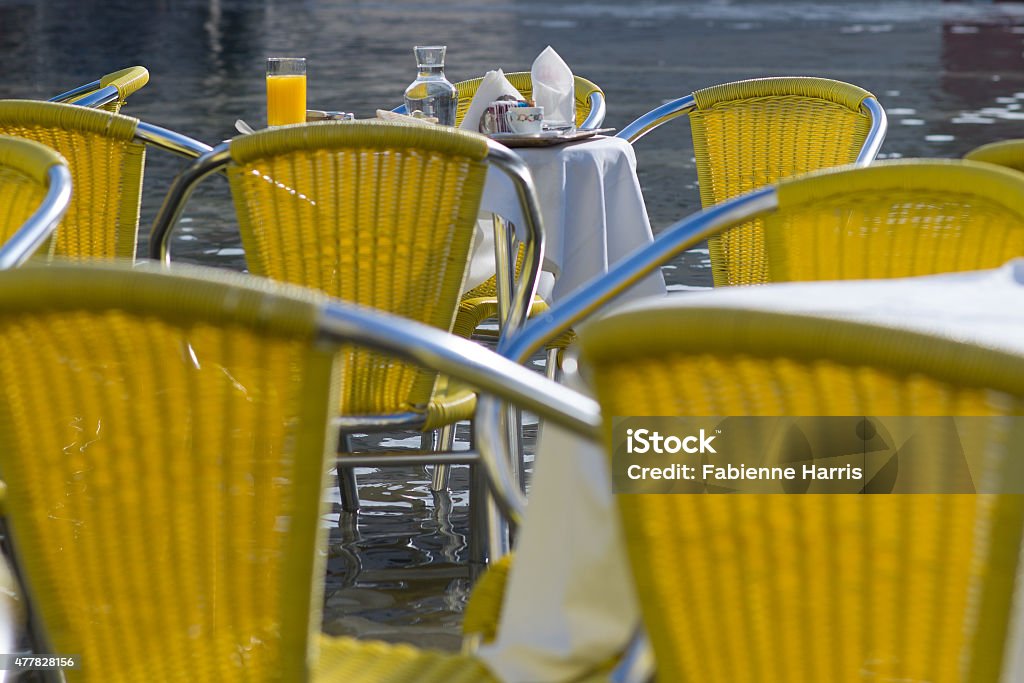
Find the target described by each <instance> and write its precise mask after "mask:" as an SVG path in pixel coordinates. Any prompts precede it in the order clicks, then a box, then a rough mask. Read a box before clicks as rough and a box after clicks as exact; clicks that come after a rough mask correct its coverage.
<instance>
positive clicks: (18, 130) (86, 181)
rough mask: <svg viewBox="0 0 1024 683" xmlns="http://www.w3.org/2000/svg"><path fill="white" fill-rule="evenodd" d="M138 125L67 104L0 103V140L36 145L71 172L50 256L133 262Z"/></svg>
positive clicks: (141, 153) (140, 156) (141, 152)
mask: <svg viewBox="0 0 1024 683" xmlns="http://www.w3.org/2000/svg"><path fill="white" fill-rule="evenodd" d="M137 124H138V121H137V120H136V119H133V118H129V117H127V116H121V115H119V114H110V113H107V112H104V111H99V110H96V109H87V108H84V107H78V106H75V105H72V104H57V103H53V102H33V101H28V100H2V101H0V134H3V135H14V136H17V137H22V138H28V139H30V140H35V141H36V142H41V143H42V144H44V145H46V146H47V147H50V148H52V149H54V150H56V151H57V152H59V153H60V154H61V155H62V156H63V157H64V158H65V159H66V160H67V162H68V167H69V168H70V170H71V181H72V186H73V188H74V189H73V192H72V195H71V204H70V205H69V207H68V211H67V213H66V214H65V216H64V219H63V220H62V221H61V224H60V228H58V230H57V233H56V237H55V240H56V244H55V247H54V249H55V253H56V254H57V255H59V256H65V257H68V258H72V259H86V258H90V259H91V258H107V259H110V258H115V257H117V258H127V259H131V258H134V257H135V244H136V236H137V232H138V227H139V201H140V198H141V194H142V172H143V162H144V158H145V146H144V145H143V144H142V143H140V142H135V141H134V139H133V138H134V135H135V127H136V125H137Z"/></svg>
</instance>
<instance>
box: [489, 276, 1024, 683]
mask: <svg viewBox="0 0 1024 683" xmlns="http://www.w3.org/2000/svg"><path fill="white" fill-rule="evenodd" d="M669 306H670V307H702V306H716V307H717V306H727V307H735V308H738V309H756V310H768V311H779V312H786V313H795V314H808V315H822V316H829V317H834V318H841V319H848V320H854V321H860V322H866V323H876V324H882V325H886V326H890V327H894V328H901V329H907V330H912V331H918V332H927V333H933V334H939V335H943V336H946V337H951V338H954V339H958V340H962V341H966V342H970V343H975V344H978V345H981V346H987V347H991V348H995V349H999V350H1002V351H1006V352H1010V353H1017V354H1021V355H1024V259H1018V260H1015V261H1011V262H1010V263H1008V264H1007V265H1005V266H1003V267H1002V268H1000V269H997V270H990V271H980V272H973V273H959V274H950V275H938V276H931V277H922V278H905V279H894V280H865V281H846V282H812V283H794V284H779V285H766V286H762V287H730V288H722V289H715V290H711V291H708V292H701V293H692V294H681V295H674V296H671V297H661V298H659V299H648V300H646V301H635V302H632V303H629V304H626V305H625V306H623V308H652V307H669ZM614 504H615V501H614V497H613V495H612V493H611V482H610V479H609V474H608V471H607V457H606V456H605V454H604V453H603V452H602V449H601V448H599V447H597V446H596V445H592V444H589V443H587V442H582V441H580V440H579V439H577V438H575V437H573V436H571V435H569V434H567V433H566V432H564V431H563V430H561V429H559V428H557V427H553V426H547V425H546V426H545V428H544V430H543V433H542V434H541V437H540V443H539V445H538V453H537V458H536V465H535V470H534V477H533V489H532V491H531V494H530V506H529V508H528V510H527V515H526V520H525V523H524V525H523V528H522V531H521V534H520V538H519V542H518V545H517V547H516V558H515V561H514V563H513V568H512V571H511V574H510V576H509V582H508V586H507V590H506V599H505V604H504V608H503V612H502V619H501V623H500V626H499V629H498V640H497V641H496V642H495V643H494V644H493V645H490V646H486V647H483V648H482V649H481V656H482V657H483V658H484V660H485V661H486V662H487V663H488V664H489V665H490V666H491V667H492V668H493V669H494V670H495V671H496V672H498V674H499V675H500V676H501V677H502V678H503V680H506V681H523V682H525V681H541V680H543V681H559V680H567V679H568V678H570V677H572V676H574V675H579V674H580V673H582V672H585V671H587V670H588V669H589V668H591V667H592V666H594V665H596V664H599V663H601V662H602V661H606V660H607V658H608V657H609V656H611V655H613V654H615V653H616V652H618V651H621V650H622V649H623V648H624V647H625V644H626V643H627V641H628V639H629V637H630V635H631V634H632V633H633V629H634V628H635V626H636V625H637V624H638V623H639V621H638V619H639V607H638V605H637V603H636V598H635V595H634V593H633V588H632V583H631V580H630V578H629V569H628V564H627V558H626V554H625V551H624V542H623V539H622V532H621V528H620V526H619V520H618V514H617V511H616V510H615V505H614Z"/></svg>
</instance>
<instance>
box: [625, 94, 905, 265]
mask: <svg viewBox="0 0 1024 683" xmlns="http://www.w3.org/2000/svg"><path fill="white" fill-rule="evenodd" d="M684 115H688V117H689V120H690V128H691V131H692V135H693V151H694V156H695V158H696V160H697V179H698V181H699V184H700V198H701V203H702V204H703V205H704V207H705V208H707V207H709V206H712V205H714V204H717V203H719V202H722V201H724V200H726V199H731V198H732V197H736V196H738V195H741V194H744V193H746V192H750V191H751V190H754V189H757V188H759V187H762V186H764V185H767V184H769V183H774V182H777V181H779V180H781V179H783V178H786V177H788V176H793V175H797V174H800V173H805V172H808V171H814V170H817V169H822V168H828V167H832V166H841V165H845V164H852V163H857V164H858V165H863V164H868V163H870V162H871V161H872V160H873V159H874V158H875V155H876V154H877V153H878V149H879V147H880V146H881V144H882V139H883V138H884V137H885V130H886V119H885V112H884V111H883V110H882V108H881V106H879V104H878V102H877V100H876V99H875V98H874V96H873V95H872V94H871V93H869V92H868V91H866V90H862V89H861V88H858V87H857V86H854V85H850V84H848V83H842V82H840V81H834V80H829V79H825V78H761V79H755V80H749V81H738V82H735V83H726V84H723V85H716V86H712V87H709V88H704V89H703V90H697V91H696V92H694V93H693V94H691V95H687V96H686V97H682V98H680V99H678V100H674V101H672V102H669V103H668V104H665V105H662V106H660V107H658V108H657V109H654V110H652V111H650V112H648V113H647V114H645V115H644V116H642V117H640V118H639V119H637V120H636V121H633V122H632V123H630V124H629V125H628V126H626V127H625V128H623V129H622V131H620V132H619V133H618V137H621V138H624V139H626V140H628V141H629V142H631V143H635V142H637V141H638V140H640V138H642V137H643V136H644V135H646V134H647V133H649V132H651V131H652V130H654V129H655V128H657V127H659V126H661V125H662V124H664V123H667V122H668V121H671V120H672V119H675V118H678V117H680V116H684ZM761 238H762V236H761V226H760V225H759V224H758V223H757V222H756V221H754V222H751V223H750V224H749V225H743V226H738V227H736V228H734V229H732V230H730V231H728V232H727V233H723V234H722V235H717V236H715V237H714V238H712V239H710V240H709V241H708V247H709V251H710V256H711V268H712V272H713V275H714V282H715V284H716V285H733V284H757V283H760V282H764V281H765V272H764V256H763V245H762V241H761Z"/></svg>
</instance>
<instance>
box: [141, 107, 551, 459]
mask: <svg viewBox="0 0 1024 683" xmlns="http://www.w3.org/2000/svg"><path fill="white" fill-rule="evenodd" d="M316 125H337V124H331V123H321V124H316ZM340 125H344V124H340ZM155 128H156V127H155V126H153V127H147V129H146V133H147V135H150V136H152V139H153V140H154V144H156V141H157V140H159V143H160V144H161V145H171V144H176V145H177V146H178V147H182V146H183V145H182V144H181V141H180V140H176V139H175V138H172V137H169V136H168V134H172V135H173V131H168V130H165V129H156V130H154V129H155ZM230 146H231V143H230V141H228V142H224V143H221V144H220V145H217V146H216V147H214V148H210V149H208V150H207V151H206V153H204V154H202V155H200V156H199V157H198V158H197V159H196V160H195V161H194V162H193V163H192V164H190V165H189V166H187V167H186V168H185V169H184V170H183V171H182V172H181V173H179V174H178V175H177V177H175V179H174V181H173V182H172V183H171V187H170V190H168V192H167V195H166V197H165V198H164V201H163V205H162V206H161V207H160V211H159V212H158V213H157V216H156V219H155V220H154V221H153V229H152V231H151V232H150V241H149V258H151V259H153V260H156V261H160V262H162V263H164V264H170V262H171V249H170V236H171V232H172V231H173V229H174V226H175V224H176V223H177V221H178V219H179V218H180V216H181V213H182V211H183V210H184V208H185V204H186V203H187V202H188V199H189V197H190V196H191V194H192V191H193V190H194V189H195V187H196V185H197V184H198V183H199V182H200V181H202V180H203V179H204V178H206V177H207V176H209V175H211V174H212V173H215V172H217V171H220V170H222V169H223V168H225V167H226V166H227V165H228V164H229V163H230V161H231V152H230ZM487 148H488V151H487V157H486V158H487V162H488V163H490V164H494V165H495V166H496V167H497V168H498V169H500V170H501V171H502V172H503V173H505V174H506V175H507V176H508V177H509V179H510V180H511V181H512V183H513V185H514V186H515V188H516V194H517V195H518V197H519V200H520V203H521V204H522V206H523V213H524V218H525V222H526V225H525V226H524V228H525V229H526V234H527V240H526V241H525V243H524V244H525V246H524V250H525V255H524V257H523V268H522V271H521V273H520V276H519V280H518V283H516V281H515V270H514V268H513V267H512V264H511V263H509V262H507V261H505V260H499V262H497V263H496V264H495V266H496V269H497V275H498V282H499V286H502V287H505V288H507V291H509V292H510V293H511V297H510V298H509V299H510V300H509V303H508V310H507V311H503V314H505V313H507V315H505V316H504V319H505V326H506V329H507V330H509V331H510V332H512V331H516V330H519V329H520V328H522V326H523V324H524V323H525V321H526V318H527V315H528V314H529V311H530V304H531V302H532V301H533V295H534V293H535V292H536V288H537V278H538V277H539V275H540V268H541V262H542V261H543V259H544V248H545V247H544V243H545V237H544V229H543V226H542V222H541V216H540V208H539V204H538V202H537V190H536V188H535V187H534V185H533V177H532V176H531V175H530V169H529V167H528V166H527V165H526V162H524V161H523V160H522V158H521V157H520V156H519V155H518V154H516V153H515V152H513V151H512V150H510V149H509V148H508V147H505V146H504V145H502V144H499V143H497V142H494V141H493V140H488V141H487ZM513 253H514V252H513ZM359 424H360V425H361V426H366V425H367V421H366V420H360V421H359ZM370 424H372V425H373V426H376V427H382V428H396V429H402V428H415V427H419V426H422V424H423V420H422V416H421V415H419V414H418V413H408V414H404V415H399V416H389V417H382V418H381V419H380V420H377V421H370ZM338 426H339V427H342V428H344V427H346V426H354V425H352V424H351V423H350V422H349V421H346V420H339V423H338ZM418 464H420V463H418ZM422 464H427V463H426V462H423V463H422Z"/></svg>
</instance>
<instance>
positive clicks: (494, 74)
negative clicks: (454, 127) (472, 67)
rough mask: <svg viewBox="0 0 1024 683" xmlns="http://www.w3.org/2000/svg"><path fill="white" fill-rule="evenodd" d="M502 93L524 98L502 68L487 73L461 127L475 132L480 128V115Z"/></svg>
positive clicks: (518, 98)
mask: <svg viewBox="0 0 1024 683" xmlns="http://www.w3.org/2000/svg"><path fill="white" fill-rule="evenodd" d="M502 95H511V96H512V97H514V98H516V99H517V100H521V99H523V96H522V95H521V94H520V93H519V91H518V90H516V89H515V88H514V87H513V86H512V84H511V83H509V82H508V79H507V78H505V73H504V72H503V71H502V70H501V69H498V70H497V71H488V72H487V73H485V74H484V77H483V80H481V81H480V85H479V86H478V87H477V89H476V94H475V95H473V101H472V102H470V103H469V111H467V112H466V115H465V116H464V117H462V123H460V124H459V128H462V129H464V130H471V131H473V132H474V133H475V132H477V131H478V130H480V117H481V116H483V115H484V112H485V111H487V105H489V104H490V103H491V102H494V101H495V100H497V99H498V98H499V97H501V96H502Z"/></svg>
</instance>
